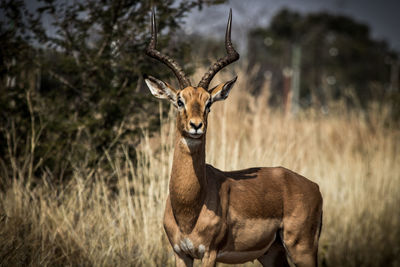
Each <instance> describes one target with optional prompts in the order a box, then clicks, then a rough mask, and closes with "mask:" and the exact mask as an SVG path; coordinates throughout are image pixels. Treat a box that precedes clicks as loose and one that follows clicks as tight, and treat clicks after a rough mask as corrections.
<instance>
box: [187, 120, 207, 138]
mask: <svg viewBox="0 0 400 267" xmlns="http://www.w3.org/2000/svg"><path fill="white" fill-rule="evenodd" d="M188 133H189V135H190V137H193V138H199V137H200V136H202V135H203V134H204V123H203V121H202V120H201V119H200V118H192V119H190V120H189V125H188Z"/></svg>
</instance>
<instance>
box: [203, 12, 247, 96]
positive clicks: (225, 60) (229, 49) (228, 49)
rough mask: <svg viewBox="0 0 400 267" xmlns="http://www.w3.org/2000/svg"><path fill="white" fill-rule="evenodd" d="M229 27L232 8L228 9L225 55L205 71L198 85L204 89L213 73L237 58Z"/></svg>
mask: <svg viewBox="0 0 400 267" xmlns="http://www.w3.org/2000/svg"><path fill="white" fill-rule="evenodd" d="M231 27H232V8H231V9H230V11H229V19H228V24H227V25H226V34H225V48H226V53H227V55H226V56H225V57H223V58H220V59H218V61H217V62H215V63H214V65H212V66H211V67H210V68H209V69H208V72H206V73H205V74H204V76H203V78H202V79H201V81H200V82H199V85H198V87H203V88H204V89H206V90H207V89H208V86H209V85H210V82H211V80H212V79H213V78H214V76H215V74H217V72H218V71H220V70H221V69H223V68H224V67H226V66H228V65H229V64H231V63H232V62H235V61H236V60H238V59H239V54H238V52H236V50H235V49H234V48H233V45H232V41H231Z"/></svg>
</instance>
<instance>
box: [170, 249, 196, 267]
mask: <svg viewBox="0 0 400 267" xmlns="http://www.w3.org/2000/svg"><path fill="white" fill-rule="evenodd" d="M174 254H175V266H176V267H192V266H193V258H191V257H189V256H186V255H181V254H177V253H176V252H175V253H174Z"/></svg>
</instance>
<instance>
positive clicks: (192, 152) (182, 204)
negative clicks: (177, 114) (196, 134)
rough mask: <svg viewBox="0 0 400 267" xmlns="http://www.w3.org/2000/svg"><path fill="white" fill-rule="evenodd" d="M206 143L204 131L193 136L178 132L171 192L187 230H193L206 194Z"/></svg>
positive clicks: (182, 227)
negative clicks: (199, 136)
mask: <svg viewBox="0 0 400 267" xmlns="http://www.w3.org/2000/svg"><path fill="white" fill-rule="evenodd" d="M205 143H206V138H205V134H204V135H203V136H202V137H201V138H198V139H192V138H186V137H183V136H182V135H181V133H180V132H179V131H176V136H175V150H174V159H173V163H172V172H171V180H170V183H169V191H170V199H171V206H172V209H173V212H174V215H175V219H176V221H177V223H178V225H179V227H180V228H181V230H182V231H183V232H186V233H189V232H190V231H191V230H192V229H193V227H194V225H195V223H196V221H197V218H198V216H199V213H200V210H201V207H202V205H203V201H204V197H205V187H206V183H207V181H206V178H205V166H206V164H205Z"/></svg>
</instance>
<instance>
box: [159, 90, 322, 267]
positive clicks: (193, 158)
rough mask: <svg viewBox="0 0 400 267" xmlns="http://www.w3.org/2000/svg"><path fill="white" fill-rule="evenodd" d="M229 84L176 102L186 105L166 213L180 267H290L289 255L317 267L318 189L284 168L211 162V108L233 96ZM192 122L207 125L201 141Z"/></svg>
mask: <svg viewBox="0 0 400 267" xmlns="http://www.w3.org/2000/svg"><path fill="white" fill-rule="evenodd" d="M224 85H225V84H222V85H219V86H217V87H216V88H214V89H213V90H212V91H211V92H207V91H206V90H204V89H203V88H193V87H187V88H185V89H183V90H181V91H175V93H176V95H175V96H174V95H173V97H172V99H174V97H175V98H176V99H177V100H178V99H180V98H181V99H182V101H183V102H184V107H180V108H178V114H177V127H176V138H175V150H174V157H173V164H172V172H171V180H170V185H169V192H170V194H169V196H168V199H167V203H166V208H165V215H164V228H165V231H166V233H167V236H168V239H169V241H170V243H171V245H172V247H173V248H174V251H175V256H176V265H177V266H192V264H193V259H194V258H199V259H202V264H203V266H214V265H215V263H216V262H225V263H244V262H246V261H250V260H254V259H258V260H259V261H260V262H261V263H262V264H263V265H264V266H271V265H272V266H288V262H287V257H288V258H290V260H291V261H292V262H293V263H294V264H295V265H296V266H316V265H317V251H318V239H319V233H320V227H321V223H322V222H321V216H322V196H321V193H320V191H319V188H318V185H317V184H315V183H313V182H311V181H310V180H308V179H307V178H305V177H303V176H301V175H299V174H297V173H294V172H292V171H290V170H287V169H285V168H282V167H276V168H259V167H257V168H250V169H245V170H240V171H233V172H223V171H220V170H218V169H216V168H214V167H213V166H211V165H207V164H206V163H205V145H206V138H205V136H206V135H205V133H206V130H207V116H208V110H207V109H206V108H205V107H206V104H207V102H208V101H212V102H215V101H218V100H223V99H225V98H226V96H227V93H229V90H230V88H231V87H229V88H227V87H226V86H224ZM164 89H165V88H164ZM166 90H168V88H167V89H166ZM223 90H225V92H222V93H223V94H222V95H221V91H223ZM152 91H156V92H158V91H157V90H154V89H153V90H152ZM168 94H171V92H170V91H168ZM169 98H170V97H169ZM177 100H176V101H177ZM174 105H176V106H177V104H176V103H174ZM190 122H195V124H196V125H198V124H199V123H202V127H201V129H200V130H201V131H202V135H201V136H195V137H193V136H191V134H189V131H193V127H192V126H191V124H190Z"/></svg>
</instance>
